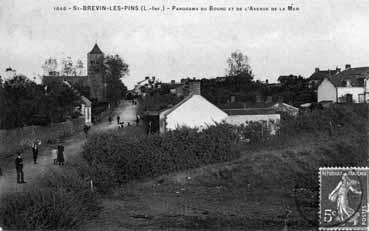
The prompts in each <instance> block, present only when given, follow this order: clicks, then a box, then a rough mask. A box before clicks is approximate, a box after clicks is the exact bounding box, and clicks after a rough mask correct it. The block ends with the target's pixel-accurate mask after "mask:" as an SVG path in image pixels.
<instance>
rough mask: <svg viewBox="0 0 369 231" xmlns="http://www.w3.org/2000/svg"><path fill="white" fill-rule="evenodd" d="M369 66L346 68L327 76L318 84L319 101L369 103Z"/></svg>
mask: <svg viewBox="0 0 369 231" xmlns="http://www.w3.org/2000/svg"><path fill="white" fill-rule="evenodd" d="M368 79H369V67H357V68H351V66H349V65H346V69H345V70H344V71H342V72H339V73H338V74H336V75H334V76H331V77H329V78H325V79H324V80H323V81H322V82H321V83H320V85H319V86H318V91H317V93H318V102H326V101H331V102H334V103H367V102H369V85H368V84H369V82H368Z"/></svg>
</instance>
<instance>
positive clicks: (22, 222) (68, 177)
mask: <svg viewBox="0 0 369 231" xmlns="http://www.w3.org/2000/svg"><path fill="white" fill-rule="evenodd" d="M46 174H47V175H45V176H43V177H42V178H41V179H39V182H37V183H36V186H34V187H29V188H26V189H25V190H24V191H22V192H16V193H12V194H7V195H4V196H3V197H2V198H1V204H0V219H1V220H0V222H1V223H2V225H3V226H4V227H6V228H16V229H59V228H75V227H78V225H80V224H81V223H83V222H84V221H86V219H88V218H90V217H92V216H94V215H96V214H97V212H98V210H99V207H98V205H97V201H96V196H95V194H94V193H93V192H91V191H90V189H89V187H88V185H87V183H86V182H85V181H84V180H83V178H81V177H80V176H79V175H78V174H77V172H76V171H73V170H72V169H68V171H63V172H53V171H50V172H47V173H46Z"/></svg>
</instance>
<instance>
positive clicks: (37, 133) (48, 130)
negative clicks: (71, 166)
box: [0, 117, 84, 159]
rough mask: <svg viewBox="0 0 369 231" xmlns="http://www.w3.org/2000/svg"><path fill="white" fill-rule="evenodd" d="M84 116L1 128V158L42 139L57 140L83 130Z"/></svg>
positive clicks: (42, 140)
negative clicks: (62, 120)
mask: <svg viewBox="0 0 369 231" xmlns="http://www.w3.org/2000/svg"><path fill="white" fill-rule="evenodd" d="M83 127H84V118H83V117H81V118H77V119H72V120H68V121H65V122H62V123H55V124H50V125H49V126H27V127H23V128H16V129H11V130H0V159H1V158H4V157H7V156H9V155H14V154H15V152H16V151H17V150H24V149H28V148H30V143H31V142H32V141H34V140H35V139H40V140H41V142H42V143H44V144H45V143H48V142H55V141H57V139H59V138H64V137H67V136H70V135H72V134H74V133H76V132H79V131H81V130H83Z"/></svg>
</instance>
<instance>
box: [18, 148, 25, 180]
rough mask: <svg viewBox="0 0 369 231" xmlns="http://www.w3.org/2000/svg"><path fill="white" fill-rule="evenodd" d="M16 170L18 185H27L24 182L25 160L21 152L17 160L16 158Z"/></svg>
mask: <svg viewBox="0 0 369 231" xmlns="http://www.w3.org/2000/svg"><path fill="white" fill-rule="evenodd" d="M15 169H16V170H17V183H18V184H23V183H26V182H24V173H23V158H22V155H21V152H20V151H18V153H17V158H15Z"/></svg>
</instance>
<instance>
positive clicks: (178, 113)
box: [166, 95, 228, 130]
mask: <svg viewBox="0 0 369 231" xmlns="http://www.w3.org/2000/svg"><path fill="white" fill-rule="evenodd" d="M227 117H228V115H227V113H225V112H224V111H222V110H221V109H219V108H218V107H216V106H215V105H213V104H212V103H210V102H209V101H207V100H206V99H205V98H204V97H202V96H201V95H193V96H192V97H191V98H189V99H188V100H187V101H186V102H184V103H183V104H182V105H180V106H179V107H178V108H176V109H175V110H174V111H172V112H170V113H169V114H168V115H167V116H166V128H167V130H174V129H176V128H177V127H178V126H179V127H180V126H187V127H191V128H195V127H198V128H205V127H207V125H213V124H215V122H219V123H220V122H222V121H223V120H225V119H226V118H227Z"/></svg>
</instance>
